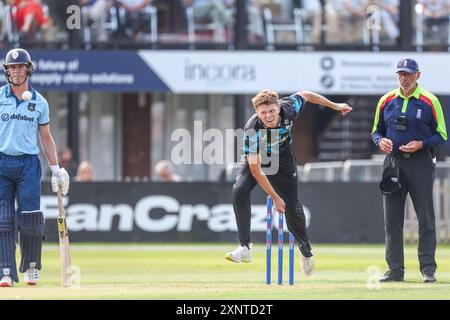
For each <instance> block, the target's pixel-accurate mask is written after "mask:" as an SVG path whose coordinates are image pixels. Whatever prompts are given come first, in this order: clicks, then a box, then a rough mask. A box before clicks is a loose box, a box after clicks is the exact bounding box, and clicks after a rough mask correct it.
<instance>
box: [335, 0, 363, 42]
mask: <svg viewBox="0 0 450 320" xmlns="http://www.w3.org/2000/svg"><path fill="white" fill-rule="evenodd" d="M330 4H331V8H330V9H331V12H330V13H331V15H330V16H329V20H330V21H329V22H330V23H329V25H328V32H329V35H330V36H331V39H329V40H331V41H332V42H345V43H361V42H362V31H363V29H362V28H363V23H364V21H365V18H366V10H365V9H366V4H365V1H364V0H334V1H332V2H331V3H330Z"/></svg>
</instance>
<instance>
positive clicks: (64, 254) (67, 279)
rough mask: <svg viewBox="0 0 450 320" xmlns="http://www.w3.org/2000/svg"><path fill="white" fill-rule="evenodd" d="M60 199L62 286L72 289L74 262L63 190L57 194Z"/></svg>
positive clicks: (59, 222) (59, 233)
mask: <svg viewBox="0 0 450 320" xmlns="http://www.w3.org/2000/svg"><path fill="white" fill-rule="evenodd" d="M56 195H57V197H58V211H59V215H58V236H59V254H60V258H61V285H62V286H63V287H70V286H71V284H72V261H71V258H70V245H69V234H68V232H67V225H66V213H65V210H64V205H63V201H62V195H61V190H58V192H57V193H56Z"/></svg>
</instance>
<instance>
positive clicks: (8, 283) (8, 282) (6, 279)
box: [0, 276, 14, 288]
mask: <svg viewBox="0 0 450 320" xmlns="http://www.w3.org/2000/svg"><path fill="white" fill-rule="evenodd" d="M12 286H14V282H13V281H12V279H11V277H10V276H3V278H2V280H0V287H4V288H6V287H12Z"/></svg>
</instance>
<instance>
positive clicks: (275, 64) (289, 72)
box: [0, 50, 450, 95]
mask: <svg viewBox="0 0 450 320" xmlns="http://www.w3.org/2000/svg"><path fill="white" fill-rule="evenodd" d="M5 53H6V52H4V51H0V57H4V55H5ZM31 55H32V58H33V61H34V62H35V64H36V71H35V74H34V76H33V78H32V80H31V82H32V84H33V85H34V86H35V87H36V88H37V89H38V90H42V91H109V92H133V91H135V92H137V91H148V92H173V93H176V94H194V93H198V94H254V93H255V92H257V91H259V90H261V89H263V88H270V89H274V90H277V91H279V92H282V93H291V92H296V91H298V90H300V89H302V90H312V91H316V92H320V93H323V94H350V95H381V94H384V93H386V92H388V91H390V90H392V89H393V88H395V87H397V82H396V76H395V66H396V64H397V62H398V61H399V60H400V59H401V58H404V57H413V58H415V59H416V60H417V61H418V63H419V66H420V70H421V71H422V77H421V79H420V83H421V85H423V86H424V87H425V88H427V89H428V90H430V91H431V92H433V93H434V94H442V95H449V94H450V87H449V86H448V85H447V78H446V74H447V73H448V71H450V53H436V52H424V53H418V52H328V51H327V52H317V51H316V52H298V51H202V50H189V51H183V50H139V51H126V50H121V51H96V50H91V51H88V52H87V51H76V50H72V51H38V50H36V51H31ZM1 69H2V60H1V58H0V71H1Z"/></svg>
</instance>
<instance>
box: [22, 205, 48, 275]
mask: <svg viewBox="0 0 450 320" xmlns="http://www.w3.org/2000/svg"><path fill="white" fill-rule="evenodd" d="M17 219H18V223H19V231H20V237H19V242H20V252H21V253H22V259H21V260H20V269H19V270H20V272H25V271H26V270H27V269H28V268H36V269H38V270H40V269H41V267H42V265H41V254H42V240H43V238H44V229H45V221H44V215H43V213H42V211H22V212H19V213H18V214H17Z"/></svg>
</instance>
